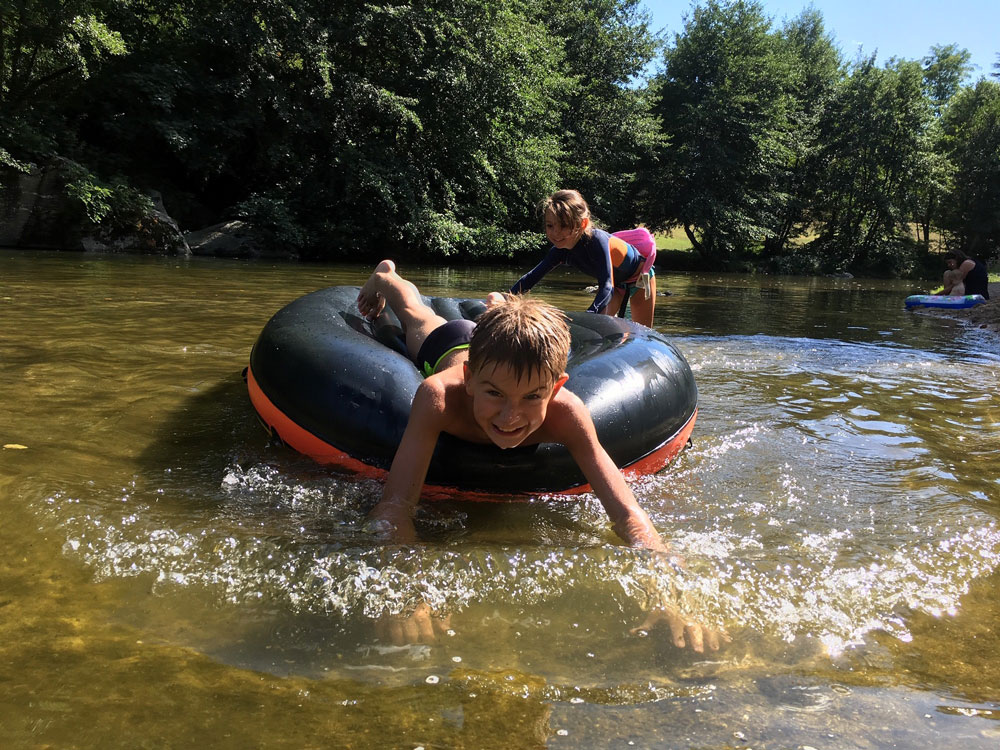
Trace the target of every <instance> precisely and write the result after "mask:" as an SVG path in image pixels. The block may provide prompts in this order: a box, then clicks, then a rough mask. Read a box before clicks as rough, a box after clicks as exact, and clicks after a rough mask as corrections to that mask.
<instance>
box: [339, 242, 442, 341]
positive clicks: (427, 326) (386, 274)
mask: <svg viewBox="0 0 1000 750" xmlns="http://www.w3.org/2000/svg"><path fill="white" fill-rule="evenodd" d="M386 305H388V306H389V308H390V309H391V310H392V311H393V312H394V313H395V314H396V317H397V318H399V323H400V325H401V326H402V327H403V333H404V334H405V336H406V349H407V351H409V353H410V356H413V357H416V356H417V352H419V351H420V345H421V344H423V343H424V339H426V338H427V336H428V335H429V334H430V332H431V331H433V330H434V329H435V328H437V327H439V326H441V325H444V323H445V322H446V321H445V319H444V318H442V317H441V316H440V315H438V314H437V313H435V312H434V311H433V310H432V309H431V308H429V307H428V306H427V305H425V304H424V303H423V300H421V299H420V292H419V291H418V290H417V288H416V287H415V286H414V285H413V284H412V283H411V282H409V281H407V280H406V279H404V278H403V277H402V276H400V275H399V274H398V273H396V264H395V263H393V262H392V261H391V260H383V261H382V262H381V263H379V264H378V265H377V266H375V270H374V271H373V272H372V275H371V276H369V277H368V280H367V281H366V282H365V283H364V286H362V287H361V291H359V292H358V312H360V313H361V314H362V315H364V316H365V317H366V318H368V319H369V320H374V319H375V318H376V317H378V315H379V314H380V313H381V312H382V310H383V309H384V308H385V306H386Z"/></svg>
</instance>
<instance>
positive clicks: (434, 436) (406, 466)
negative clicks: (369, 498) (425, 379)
mask: <svg viewBox="0 0 1000 750" xmlns="http://www.w3.org/2000/svg"><path fill="white" fill-rule="evenodd" d="M443 414H444V395H443V394H442V393H440V392H435V390H434V389H432V388H430V387H427V386H426V384H422V385H421V386H420V387H419V388H418V389H417V392H416V394H415V395H414V397H413V406H412V407H411V408H410V418H409V420H408V421H407V423H406V430H404V432H403V439H402V440H401V441H400V443H399V447H398V448H397V449H396V455H395V456H394V457H393V459H392V466H391V467H390V468H389V476H388V478H387V479H386V482H385V487H384V488H383V490H382V499H381V500H380V501H379V502H378V504H377V505H376V506H375V507H374V508H372V510H371V512H370V513H369V514H368V517H369V518H370V519H372V520H375V521H387V522H388V523H389V524H390V525H391V528H390V529H387V539H388V540H389V541H393V542H412V541H415V540H416V530H415V529H414V527H413V512H414V509H415V508H416V507H417V503H418V502H419V500H420V491H421V489H423V486H424V479H425V478H426V477H427V467H428V466H429V465H430V463H431V456H432V455H433V454H434V447H435V446H436V445H437V440H438V436H439V435H440V434H441V429H442V424H443V421H442V420H443Z"/></svg>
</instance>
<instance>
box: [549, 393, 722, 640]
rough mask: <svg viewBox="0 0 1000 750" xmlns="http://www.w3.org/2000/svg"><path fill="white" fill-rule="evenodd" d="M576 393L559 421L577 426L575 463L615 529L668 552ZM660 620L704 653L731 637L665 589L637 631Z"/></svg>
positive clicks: (633, 541)
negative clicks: (685, 610) (683, 608)
mask: <svg viewBox="0 0 1000 750" xmlns="http://www.w3.org/2000/svg"><path fill="white" fill-rule="evenodd" d="M567 395H570V394H567ZM572 398H573V399H574V402H571V406H572V408H571V410H570V412H569V415H570V418H569V419H568V420H567V422H566V423H564V424H560V425H558V427H557V429H565V428H566V426H567V424H569V425H572V424H573V423H575V424H576V427H575V429H573V428H571V432H570V433H569V435H570V437H569V439H567V440H565V441H563V442H564V445H566V448H567V449H568V450H569V452H570V453H571V454H572V456H573V458H574V459H576V462H577V465H579V467H580V470H581V471H582V472H583V475H584V476H585V477H586V478H587V481H588V482H589V483H590V486H591V487H592V488H593V490H594V493H595V494H596V495H597V497H598V498H599V499H600V501H601V504H602V505H603V506H604V510H605V511H606V512H607V514H608V517H609V518H610V519H611V522H612V524H613V527H614V530H615V533H617V534H618V536H620V537H621V538H622V539H624V540H625V541H626V542H628V543H629V544H630V545H632V546H633V547H646V548H648V549H652V550H656V551H659V552H664V553H669V552H670V547H669V546H668V545H667V544H666V543H665V542H664V541H663V539H661V538H660V534H659V532H657V530H656V528H655V527H654V526H653V523H652V521H650V520H649V516H648V515H647V514H646V511H644V510H643V509H642V507H641V506H640V505H639V502H638V501H637V500H636V499H635V495H633V494H632V490H631V489H630V488H629V486H628V484H627V483H626V482H625V478H624V477H623V476H622V473H621V470H619V468H618V467H617V466H615V462H614V461H612V460H611V457H610V456H609V455H608V452H607V451H606V450H604V447H603V446H602V445H601V443H600V441H599V440H598V439H597V430H596V428H595V427H594V420H593V419H592V418H591V416H590V413H589V412H588V411H587V409H586V407H585V406H584V405H583V403H582V402H580V401H579V399H577V398H576V396H572ZM679 562H681V561H680V560H679V559H678V558H674V557H670V558H669V563H670V564H671V565H673V566H675V567H676V566H677V564H678V563H679ZM660 622H664V623H666V624H667V626H668V627H669V628H670V633H671V637H672V638H673V642H674V645H675V646H677V647H678V648H684V647H685V646H687V647H688V648H690V649H691V650H693V651H695V652H697V653H699V654H700V653H704V652H705V650H706V649H707V650H710V651H716V650H718V648H719V647H720V645H721V644H722V643H723V642H725V641H729V640H730V639H729V636H728V635H727V634H726V633H725V632H723V631H716V630H714V629H712V628H710V627H708V626H707V625H704V624H702V623H701V622H698V621H696V620H692V619H690V618H688V617H685V616H683V615H682V614H681V612H680V611H679V610H678V609H677V608H676V607H675V606H673V605H671V604H669V603H668V601H667V599H666V598H665V597H663V596H662V594H661V595H660V602H659V603H658V604H657V605H656V606H654V608H653V609H652V610H651V611H650V612H649V613H648V614H647V615H646V618H645V620H644V621H643V623H642V624H641V625H640V626H639V627H638V628H635V629H634V631H633V632H635V631H638V630H647V629H649V628H651V627H653V626H655V625H656V624H658V623H660Z"/></svg>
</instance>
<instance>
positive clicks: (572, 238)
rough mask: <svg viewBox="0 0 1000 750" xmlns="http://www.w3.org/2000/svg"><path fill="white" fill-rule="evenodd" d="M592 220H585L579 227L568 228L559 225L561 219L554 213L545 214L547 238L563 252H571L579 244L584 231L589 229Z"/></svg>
mask: <svg viewBox="0 0 1000 750" xmlns="http://www.w3.org/2000/svg"><path fill="white" fill-rule="evenodd" d="M589 223H590V219H584V220H583V223H582V224H581V225H580V226H578V227H567V226H564V225H562V224H560V223H559V217H558V216H556V214H555V212H554V211H551V210H550V211H546V212H545V236H546V237H548V238H549V242H551V243H552V244H553V245H555V246H556V247H558V248H560V249H562V250H570V249H571V248H572V247H573V246H574V245H576V243H577V242H579V241H580V236H581V235H582V234H583V230H584V229H586V228H587V225H588V224H589Z"/></svg>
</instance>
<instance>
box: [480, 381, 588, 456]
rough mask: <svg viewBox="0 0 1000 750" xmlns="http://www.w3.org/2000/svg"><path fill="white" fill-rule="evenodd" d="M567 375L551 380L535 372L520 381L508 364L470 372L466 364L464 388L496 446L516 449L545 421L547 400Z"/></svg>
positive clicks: (482, 425)
mask: <svg viewBox="0 0 1000 750" xmlns="http://www.w3.org/2000/svg"><path fill="white" fill-rule="evenodd" d="M568 378H569V375H566V374H563V376H562V377H561V378H559V380H557V381H555V382H552V378H551V377H550V376H549V375H547V374H542V373H539V372H537V371H535V372H532V373H531V374H530V375H525V376H522V377H521V379H520V380H519V379H518V378H517V375H516V374H515V373H514V370H513V369H512V368H511V367H510V366H509V365H496V366H494V365H493V364H492V363H489V364H487V365H486V366H485V367H483V368H481V369H479V370H477V371H473V370H472V369H470V368H469V365H468V364H466V365H465V390H466V392H467V393H468V394H469V395H470V396H471V397H472V413H473V417H474V418H475V420H476V424H477V425H479V427H480V429H482V430H483V432H485V433H486V435H487V437H489V439H490V440H491V441H492V442H493V444H494V445H496V446H497V447H499V448H515V447H517V446H518V445H520V444H521V443H522V442H524V440H525V439H526V438H527V437H528V436H529V435H531V434H532V433H534V432H535V430H537V429H538V428H539V427H541V426H542V423H543V422H544V421H545V415H546V413H547V412H548V408H549V403H550V402H551V401H552V398H553V397H554V396H555V395H556V393H558V392H559V389H560V388H562V386H563V383H565V382H566V380H567V379H568Z"/></svg>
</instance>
